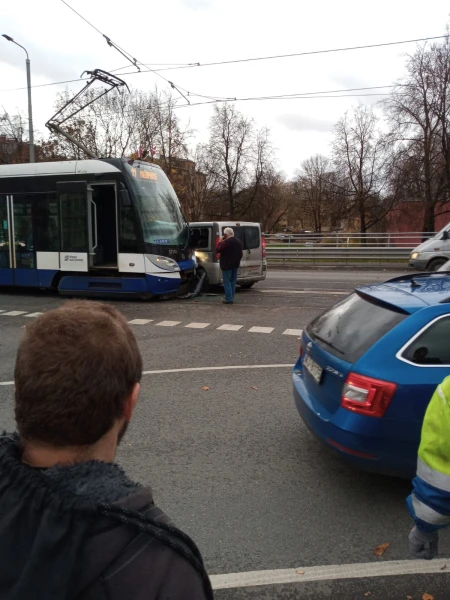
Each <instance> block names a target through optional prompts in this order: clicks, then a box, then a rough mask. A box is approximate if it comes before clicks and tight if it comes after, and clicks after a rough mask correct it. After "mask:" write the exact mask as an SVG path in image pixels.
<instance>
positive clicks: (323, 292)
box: [258, 289, 352, 296]
mask: <svg viewBox="0 0 450 600" xmlns="http://www.w3.org/2000/svg"><path fill="white" fill-rule="evenodd" d="M258 291H259V292H261V293H262V294H279V293H280V292H282V293H283V294H312V295H314V296H349V295H350V294H351V293H352V291H351V290H349V291H348V292H328V291H324V290H317V292H315V291H311V290H283V289H275V290H258Z"/></svg>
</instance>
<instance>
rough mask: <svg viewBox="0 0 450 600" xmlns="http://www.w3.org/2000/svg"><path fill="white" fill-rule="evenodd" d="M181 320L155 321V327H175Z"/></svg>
mask: <svg viewBox="0 0 450 600" xmlns="http://www.w3.org/2000/svg"><path fill="white" fill-rule="evenodd" d="M180 323H181V321H161V323H155V325H156V326H157V327H175V325H179V324H180Z"/></svg>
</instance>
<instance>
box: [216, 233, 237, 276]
mask: <svg viewBox="0 0 450 600" xmlns="http://www.w3.org/2000/svg"><path fill="white" fill-rule="evenodd" d="M216 252H217V253H218V254H220V268H221V270H222V271H230V270H231V269H237V268H238V267H239V264H240V262H241V258H242V244H241V242H240V241H239V240H238V239H236V238H235V237H234V236H231V237H228V238H227V239H226V240H224V241H223V242H220V244H219V245H218V246H217V249H216Z"/></svg>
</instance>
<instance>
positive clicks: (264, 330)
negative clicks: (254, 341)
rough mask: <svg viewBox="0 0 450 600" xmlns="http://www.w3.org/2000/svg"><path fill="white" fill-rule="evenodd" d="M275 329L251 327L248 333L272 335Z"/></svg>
mask: <svg viewBox="0 0 450 600" xmlns="http://www.w3.org/2000/svg"><path fill="white" fill-rule="evenodd" d="M273 330H274V327H250V329H249V330H248V332H247V333H272V331H273Z"/></svg>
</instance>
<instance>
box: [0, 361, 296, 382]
mask: <svg viewBox="0 0 450 600" xmlns="http://www.w3.org/2000/svg"><path fill="white" fill-rule="evenodd" d="M293 367H294V365H293V364H289V365H286V364H280V365H227V366H225V367H188V368H185V369H158V370H155V371H143V372H142V375H164V374H165V373H192V372H198V371H228V370H233V369H236V370H245V369H292V368H293ZM0 385H14V381H0Z"/></svg>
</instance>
